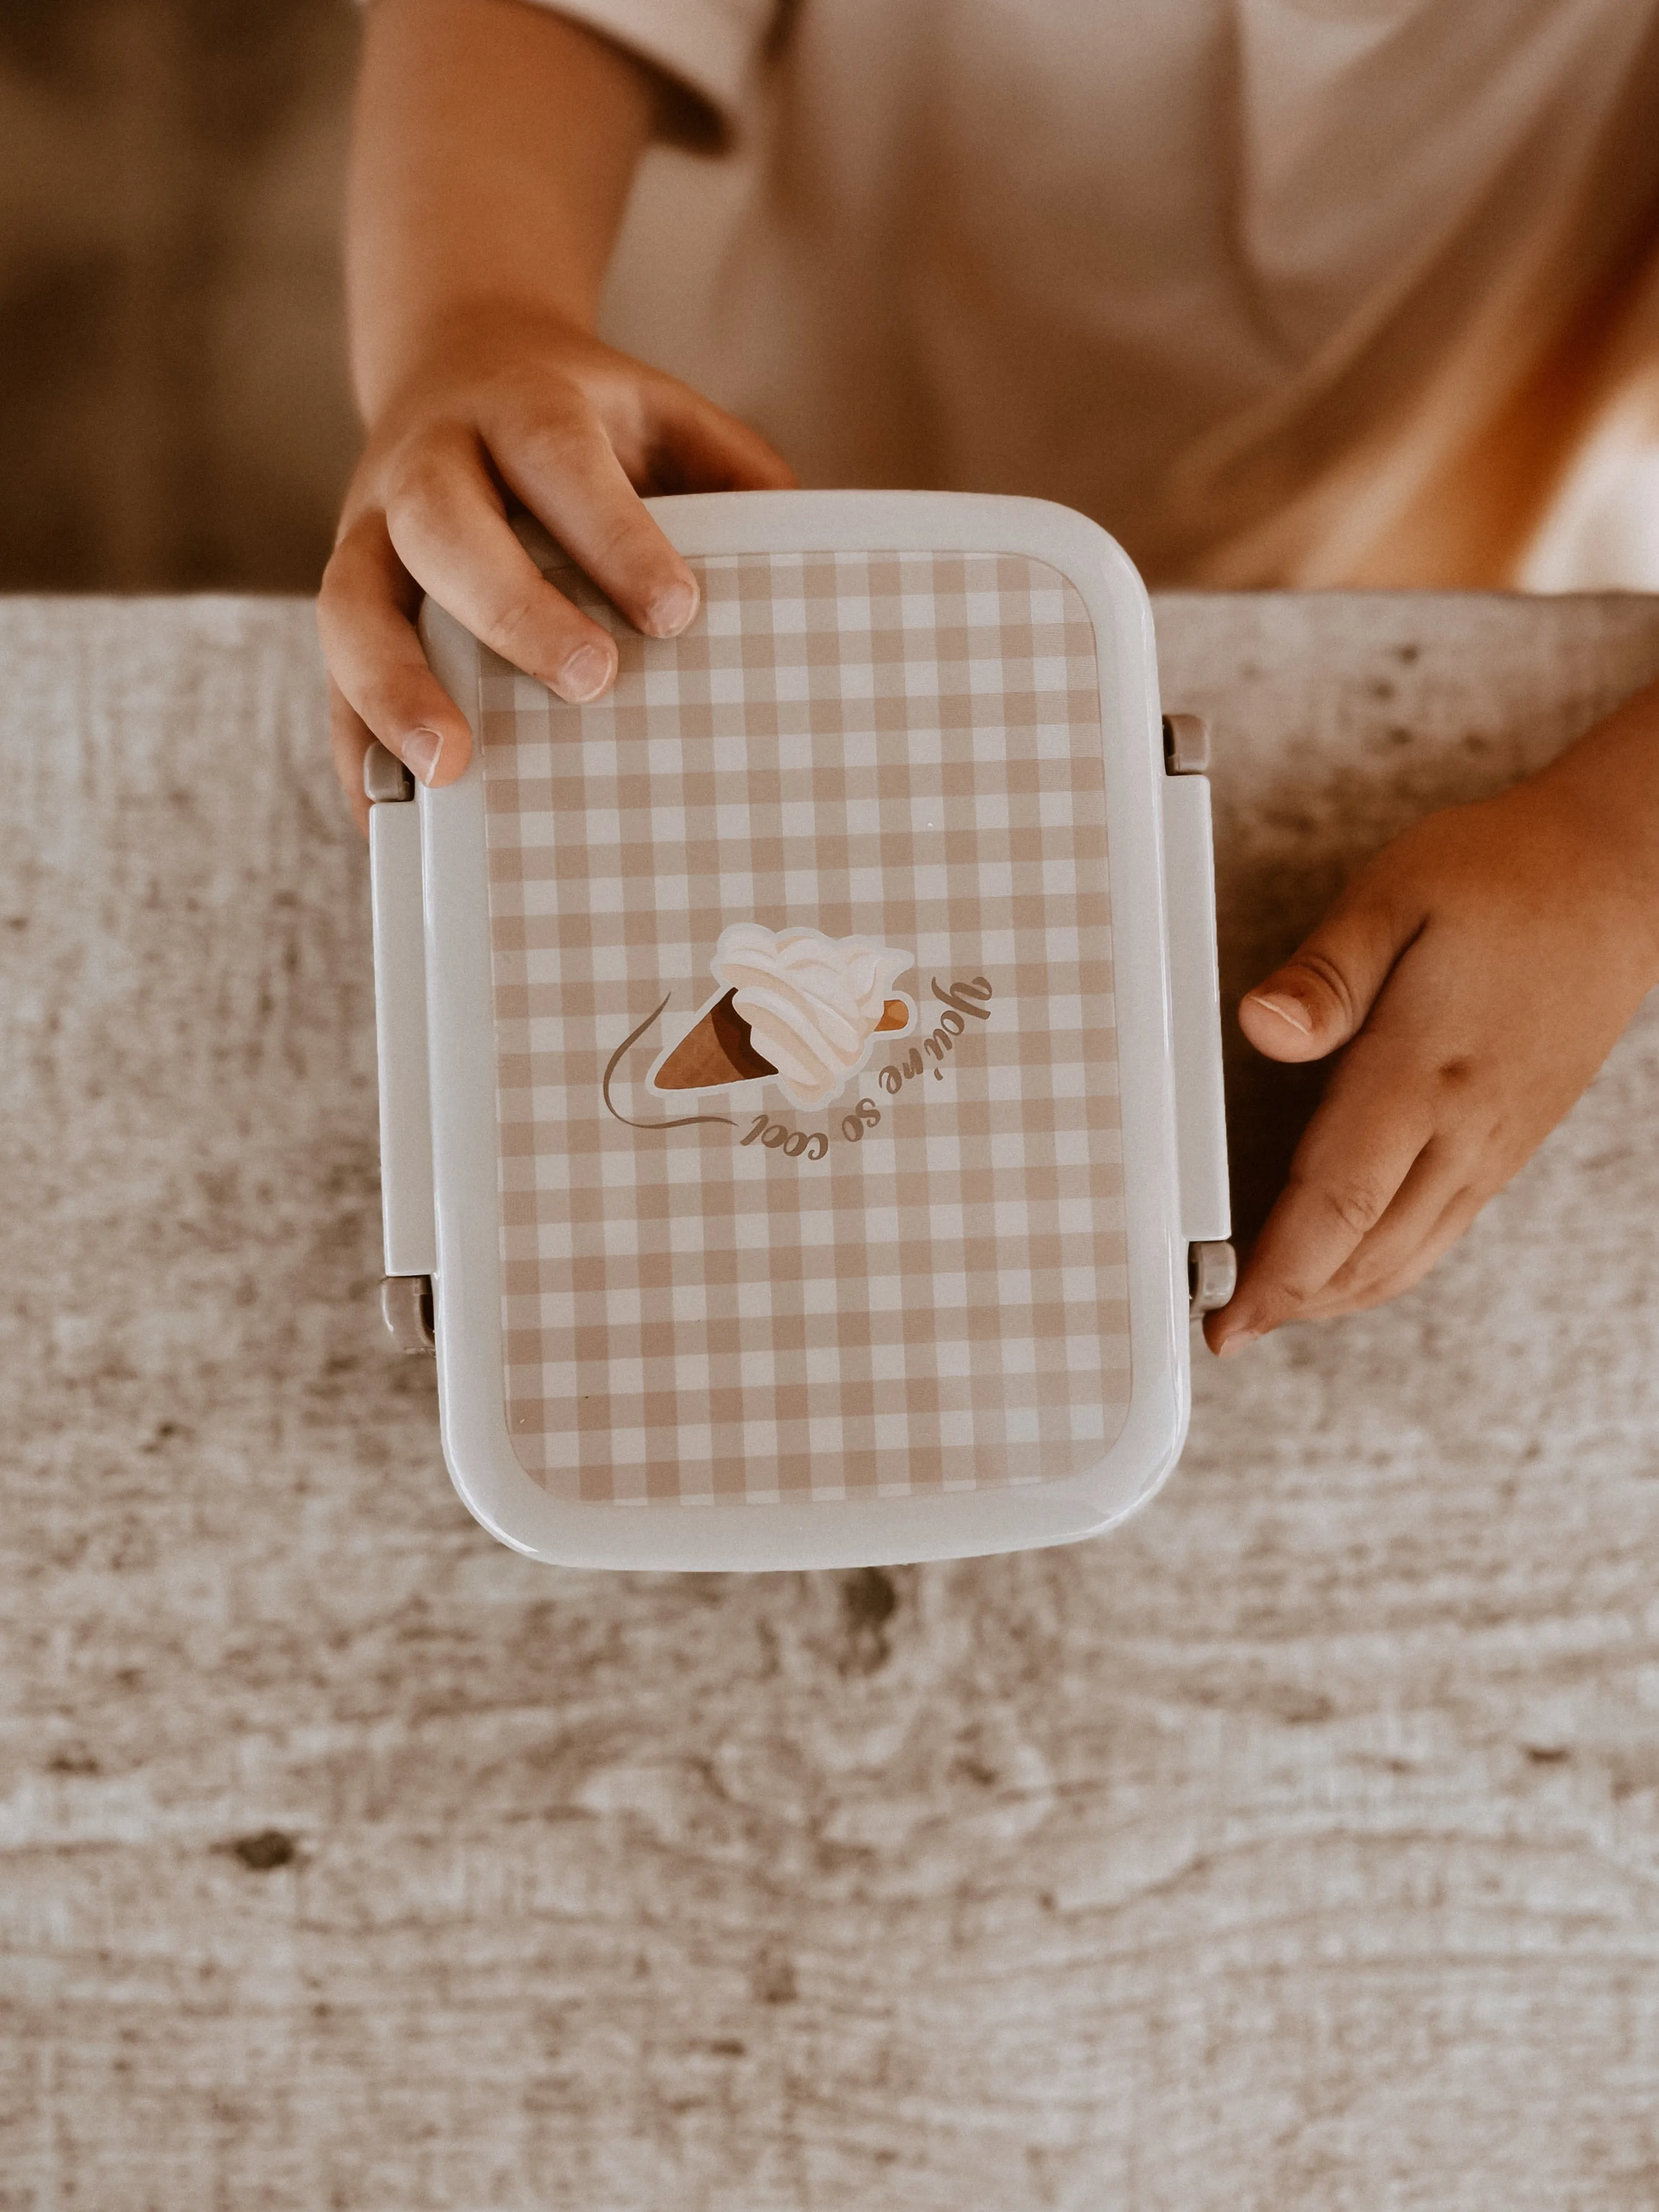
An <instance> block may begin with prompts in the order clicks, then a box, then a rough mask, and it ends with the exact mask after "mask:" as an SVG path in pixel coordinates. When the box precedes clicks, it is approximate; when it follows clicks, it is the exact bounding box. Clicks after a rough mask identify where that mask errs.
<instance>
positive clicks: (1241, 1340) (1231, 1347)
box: [1215, 1328, 1261, 1359]
mask: <svg viewBox="0 0 1659 2212" xmlns="http://www.w3.org/2000/svg"><path fill="white" fill-rule="evenodd" d="M1260 1335H1261V1330H1260V1329H1259V1328H1242V1329H1239V1330H1238V1331H1237V1333H1236V1334H1234V1335H1232V1336H1230V1337H1228V1338H1226V1339H1225V1341H1224V1342H1222V1343H1220V1344H1218V1345H1217V1346H1216V1352H1215V1356H1216V1358H1218V1359H1232V1358H1237V1355H1238V1353H1240V1352H1243V1349H1244V1347H1245V1346H1246V1345H1247V1344H1254V1343H1255V1341H1256V1339H1257V1338H1258V1337H1259V1336H1260Z"/></svg>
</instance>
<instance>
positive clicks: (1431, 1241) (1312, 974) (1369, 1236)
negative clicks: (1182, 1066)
mask: <svg viewBox="0 0 1659 2212" xmlns="http://www.w3.org/2000/svg"><path fill="white" fill-rule="evenodd" d="M1653 698H1654V695H1652V694H1648V695H1644V698H1643V699H1642V700H1641V701H1638V702H1632V704H1631V706H1630V707H1628V708H1625V709H1622V710H1621V712H1620V714H1619V715H1616V716H1614V717H1613V718H1612V719H1611V720H1610V721H1609V723H1608V724H1607V725H1604V726H1603V727H1602V730H1601V732H1595V733H1593V734H1592V738H1590V739H1588V740H1582V741H1581V743H1580V745H1579V746H1578V747H1577V748H1575V749H1574V750H1573V751H1572V752H1571V753H1569V754H1567V755H1565V756H1564V757H1562V759H1561V760H1560V761H1558V762H1557V763H1554V764H1553V767H1552V768H1550V769H1546V770H1545V771H1544V773H1543V774H1542V775H1538V776H1534V777H1533V778H1532V779H1530V780H1529V781H1527V782H1525V783H1522V784H1518V785H1516V787H1514V788H1513V789H1512V790H1510V791H1506V792H1504V793H1502V794H1500V795H1499V796H1498V797H1497V798H1494V799H1484V800H1481V801H1479V802H1477V803H1476V804H1474V805H1467V806H1458V807H1453V808H1450V809H1449V810H1448V811H1446V812H1444V813H1441V814H1435V815H1431V816H1430V817H1428V818H1427V819H1426V820H1425V821H1423V822H1420V823H1417V824H1416V825H1415V826H1414V827H1413V829H1408V830H1407V832H1406V833H1405V835H1404V836H1401V837H1397V838H1395V841H1394V842H1393V843H1392V844H1390V845H1389V846H1387V847H1385V848H1384V849H1383V851H1382V852H1381V853H1380V854H1378V855H1377V857H1376V859H1375V860H1373V861H1371V863H1370V866H1368V867H1366V868H1365V869H1364V872H1362V873H1361V874H1360V875H1359V877H1358V878H1357V879H1356V881H1355V882H1354V883H1353V884H1352V885H1351V886H1350V887H1349V889H1348V890H1346V892H1345V893H1344V895H1343V896H1342V897H1341V898H1340V900H1339V901H1338V902H1337V903H1336V905H1335V906H1334V908H1332V910H1331V912H1330V913H1329V914H1328V915H1327V916H1326V918H1325V920H1324V921H1322V923H1321V924H1320V926H1319V927H1318V928H1317V929H1316V930H1315V931H1314V933H1313V934H1312V935H1311V936H1310V938H1308V939H1307V940H1306V941H1305V943H1304V944H1303V945H1302V946H1301V947H1300V949H1299V950H1298V951H1297V952H1295V953H1294V954H1293V955H1292V956H1291V958H1290V959H1289V960H1288V961H1286V962H1285V964H1284V966H1283V967H1281V968H1279V969H1278V970H1277V971H1276V972H1275V973H1274V974H1273V975H1270V976H1269V977H1268V978H1267V981H1266V982H1264V983H1261V984H1259V985H1258V986H1257V987H1256V988H1255V990H1254V991H1252V992H1251V993H1250V994H1249V995H1248V996H1247V997H1246V998H1245V999H1244V1000H1243V1003H1242V1005H1241V1006H1240V1008H1239V1023H1240V1026H1241V1027H1242V1028H1243V1031H1244V1034H1245V1035H1246V1036H1247V1037H1248V1038H1249V1041H1250V1042H1251V1043H1252V1044H1253V1045H1255V1048H1256V1049H1257V1050H1258V1051H1260V1052H1263V1053H1266V1054H1267V1055H1268V1056H1269V1057H1270V1058H1272V1059H1274V1060H1318V1059H1321V1058H1322V1057H1323V1056H1324V1055H1325V1054H1328V1053H1331V1052H1334V1051H1335V1050H1336V1049H1337V1048H1338V1047H1339V1046H1342V1047H1346V1049H1345V1050H1344V1052H1343V1054H1342V1057H1341V1059H1340V1060H1339V1061H1338V1063H1337V1065H1336V1066H1335V1068H1334V1070H1333V1072H1332V1074H1331V1078H1330V1081H1329V1084H1328V1086H1327V1089H1326V1091H1325V1095H1324V1097H1323V1099H1322V1103H1321V1104H1320V1107H1319V1109H1318V1111H1317V1112H1316V1114H1315V1115H1314V1117H1313V1120H1312V1121H1310V1124H1309V1126H1308V1129H1307V1132H1306V1133H1305V1135H1304V1137H1303V1139H1302V1141H1301V1144H1300V1145H1299V1146H1298V1147H1297V1152H1296V1156H1295V1158H1294V1159H1293V1160H1292V1162H1291V1170H1290V1175H1289V1177H1288V1179H1287V1181H1286V1184H1285V1189H1284V1190H1283V1192H1282V1193H1281V1194H1280V1195H1279V1200H1278V1201H1277V1203H1276V1204H1275V1205H1274V1206H1273V1212H1272V1213H1271V1214H1270V1215H1269V1216H1268V1218H1267V1223H1266V1225H1265V1226H1264V1227H1263V1229H1262V1231H1261V1236H1260V1237H1258V1238H1257V1240H1256V1243H1255V1249H1253V1250H1252V1252H1251V1254H1250V1255H1249V1262H1248V1264H1247V1265H1246V1267H1244V1269H1243V1273H1242V1275H1241V1279H1240V1281H1239V1285H1238V1288H1237V1291H1235V1293H1234V1295H1233V1297H1232V1300H1231V1304H1228V1305H1227V1306H1225V1307H1224V1308H1223V1309H1222V1310H1220V1311H1219V1312H1217V1313H1213V1314H1211V1315H1210V1316H1208V1317H1207V1319H1206V1322H1205V1334H1206V1338H1207V1340H1208V1342H1209V1345H1210V1347H1211V1349H1212V1351H1214V1352H1222V1353H1228V1352H1237V1351H1239V1350H1242V1349H1243V1346H1245V1345H1246V1344H1248V1343H1249V1342H1250V1341H1251V1340H1253V1339H1255V1337H1258V1336H1261V1335H1264V1334H1266V1333H1267V1331H1268V1330H1269V1329H1273V1328H1278V1327H1279V1324H1280V1322H1286V1321H1292V1320H1297V1319H1304V1318H1318V1319H1324V1318H1326V1317H1328V1316H1333V1315H1336V1314H1343V1313H1352V1312H1355V1311H1357V1310H1359V1309H1360V1308H1362V1307H1364V1306H1370V1305H1376V1304H1380V1303H1381V1302H1382V1301H1383V1299H1385V1298H1390V1297H1394V1296H1395V1294H1396V1293H1397V1292H1399V1291H1404V1290H1407V1289H1408V1288H1409V1287H1410V1286H1411V1285H1412V1284H1413V1283H1414V1282H1416V1281H1417V1280H1418V1279H1419V1276H1421V1275H1423V1274H1425V1273H1426V1272H1427V1270H1428V1269H1429V1268H1430V1267H1432V1265H1433V1264H1434V1262H1435V1261H1436V1260H1437V1259H1438V1258H1439V1256H1440V1255H1441V1254H1442V1253H1443V1251H1444V1250H1445V1249H1446V1248H1447V1247H1448V1246H1449V1244H1451V1243H1454V1242H1455V1240H1456V1238H1457V1237H1460V1236H1461V1235H1462V1232H1463V1231H1464V1230H1465V1229H1467V1228H1468V1225H1469V1224H1470V1222H1471V1221H1473V1220H1474V1217H1475V1215H1476V1214H1477V1213H1478V1212H1480V1208H1481V1207H1482V1206H1484V1205H1485V1204H1486V1200H1488V1199H1489V1198H1491V1197H1492V1195H1493V1194H1494V1193H1495V1192H1497V1191H1498V1190H1500V1189H1501V1188H1503V1186H1504V1184H1505V1183H1506V1182H1508V1181H1509V1180H1510V1176H1513V1175H1514V1174H1515V1173H1516V1170H1518V1169H1519V1168H1520V1167H1521V1166H1522V1164H1523V1163H1524V1162H1525V1160H1526V1159H1527V1158H1528V1157H1529V1155H1530V1154H1531V1152H1533V1150H1534V1147H1535V1146H1537V1145H1538V1144H1539V1143H1540V1142H1541V1140H1542V1139H1543V1138H1544V1137H1545V1136H1546V1135H1547V1133H1549V1131H1550V1130H1551V1129H1552V1128H1553V1127H1554V1126H1555V1124H1556V1123H1557V1121H1559V1120H1560V1118H1561V1116H1562V1115H1564V1114H1565V1112H1566V1111H1567V1109H1568V1108H1569V1107H1570V1106H1571V1104H1572V1103H1573V1101H1574V1100H1575V1099H1576V1098H1577V1097H1578V1095H1579V1093H1580V1092H1581V1091H1583V1089H1584V1086H1585V1085H1587V1084H1588V1083H1589V1080H1590V1079H1591V1077H1592V1076H1593V1075H1594V1074H1595V1072H1596V1070H1597V1069H1598V1068H1599V1067H1600V1066H1601V1062H1602V1060H1604V1059H1605V1058H1606V1057H1607V1053H1608V1051H1609V1050H1610V1049H1611V1048H1612V1046H1613V1042H1615V1040H1616V1039H1617V1038H1618V1036H1619V1035H1620V1031H1621V1030H1623V1029H1624V1028H1625V1025H1626V1023H1627V1022H1628V1021H1629V1020H1630V1018H1631V1017H1632V1014H1633V1013H1634V1012H1635V1011H1636V1009H1637V1007H1638V1005H1639V1004H1640V1003H1641V1000H1643V998H1644V996H1645V995H1646V994H1647V992H1648V990H1649V989H1650V987H1651V986H1652V985H1653V984H1654V983H1656V982H1659V860H1656V848H1659V818H1656V805H1655V796H1656V795H1655V793H1654V790H1653V784H1654V781H1655V776H1656V773H1659V768H1656V763H1659V726H1656V723H1659V714H1656V709H1655V707H1654V705H1653V703H1652V702H1653ZM1620 769H1629V770H1630V771H1631V773H1630V774H1629V775H1627V776H1626V777H1622V778H1621V776H1620V775H1618V774H1617V773H1615V771H1616V770H1620ZM1621 784H1622V789H1621ZM1609 785H1610V786H1611V787H1609Z"/></svg>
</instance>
